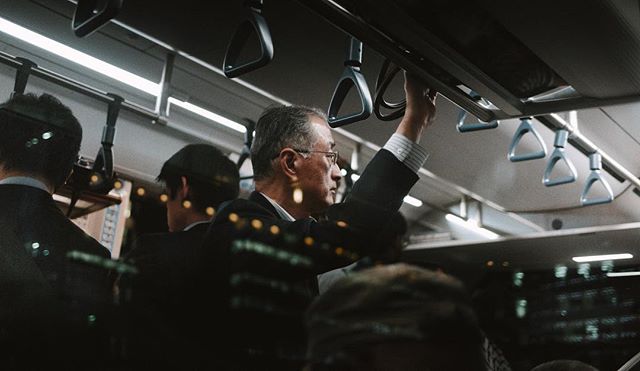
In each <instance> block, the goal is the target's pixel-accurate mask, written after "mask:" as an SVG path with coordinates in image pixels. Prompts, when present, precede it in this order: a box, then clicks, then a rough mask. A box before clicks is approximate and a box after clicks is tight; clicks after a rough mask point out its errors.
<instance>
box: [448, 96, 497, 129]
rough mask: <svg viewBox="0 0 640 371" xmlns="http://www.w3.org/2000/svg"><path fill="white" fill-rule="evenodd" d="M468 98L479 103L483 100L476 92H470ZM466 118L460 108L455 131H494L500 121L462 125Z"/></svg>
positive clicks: (464, 112)
mask: <svg viewBox="0 0 640 371" xmlns="http://www.w3.org/2000/svg"><path fill="white" fill-rule="evenodd" d="M469 96H470V97H471V98H472V99H474V100H476V101H481V100H483V99H482V97H481V96H479V95H478V94H477V93H476V92H474V91H471V92H469ZM466 118H467V111H465V110H463V109H462V108H461V109H460V114H459V115H458V125H456V129H458V132H460V133H467V132H470V131H478V130H487V129H495V128H497V127H498V124H499V123H500V121H498V120H492V121H489V122H481V121H476V122H470V123H466V124H465V123H464V120H465V119H466Z"/></svg>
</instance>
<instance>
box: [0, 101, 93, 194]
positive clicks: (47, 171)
mask: <svg viewBox="0 0 640 371" xmlns="http://www.w3.org/2000/svg"><path fill="white" fill-rule="evenodd" d="M0 133H1V134H0V169H2V171H3V173H5V174H12V175H16V176H17V175H20V176H31V177H34V178H37V179H39V180H41V181H43V182H44V183H45V184H46V185H47V186H48V187H50V189H55V188H57V187H59V186H61V185H62V184H64V182H65V180H66V179H67V178H68V176H69V174H70V173H71V169H73V164H74V163H75V161H76V159H77V157H78V151H79V150H80V141H81V140H82V127H81V126H80V123H79V122H78V120H77V119H76V118H75V117H74V116H73V113H72V112H71V110H70V109H69V108H68V107H67V106H65V105H64V104H62V103H61V102H60V101H59V100H58V99H57V98H56V97H54V96H52V95H49V94H42V95H40V96H37V95H35V94H24V95H23V94H16V95H14V96H13V97H12V98H11V99H9V100H8V101H7V102H5V103H3V104H2V106H1V109H0Z"/></svg>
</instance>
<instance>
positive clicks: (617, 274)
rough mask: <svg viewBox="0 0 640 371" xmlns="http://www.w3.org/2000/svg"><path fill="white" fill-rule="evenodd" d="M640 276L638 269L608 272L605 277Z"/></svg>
mask: <svg viewBox="0 0 640 371" xmlns="http://www.w3.org/2000/svg"><path fill="white" fill-rule="evenodd" d="M633 276H640V271H634V272H608V273H607V277H633Z"/></svg>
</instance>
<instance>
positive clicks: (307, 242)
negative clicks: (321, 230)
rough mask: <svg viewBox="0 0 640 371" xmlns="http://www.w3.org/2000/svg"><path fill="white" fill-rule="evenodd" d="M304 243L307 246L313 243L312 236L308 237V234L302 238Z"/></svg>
mask: <svg viewBox="0 0 640 371" xmlns="http://www.w3.org/2000/svg"><path fill="white" fill-rule="evenodd" d="M304 244H305V245H307V246H311V245H313V238H312V237H309V236H307V237H305V238H304Z"/></svg>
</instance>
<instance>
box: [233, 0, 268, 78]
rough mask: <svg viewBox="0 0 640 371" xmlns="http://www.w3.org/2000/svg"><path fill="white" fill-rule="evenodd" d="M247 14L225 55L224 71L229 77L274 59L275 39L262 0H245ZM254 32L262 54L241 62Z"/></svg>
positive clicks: (262, 65) (254, 68)
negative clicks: (239, 59) (272, 37)
mask: <svg viewBox="0 0 640 371" xmlns="http://www.w3.org/2000/svg"><path fill="white" fill-rule="evenodd" d="M245 7H246V8H247V10H246V11H247V15H246V17H245V20H244V21H243V22H242V23H240V25H239V26H238V28H237V29H236V32H235V33H234V34H233V37H232V38H231V41H230V42H229V45H228V46H227V52H226V53H225V55H224V62H223V68H222V70H223V72H224V75H225V76H227V77H228V78H234V77H238V76H240V75H243V74H245V73H247V72H250V71H253V70H256V69H258V68H260V67H264V66H266V65H267V64H269V62H271V60H272V59H273V41H272V40H271V32H269V26H268V25H267V21H266V20H265V19H264V17H263V16H262V7H263V4H262V0H250V1H246V2H245ZM252 33H254V34H255V35H256V36H257V37H258V42H259V44H260V56H259V57H258V58H257V59H254V60H250V61H247V62H244V63H242V62H239V61H238V58H239V56H240V52H241V51H242V49H243V48H244V46H245V44H246V43H247V41H248V40H249V36H250V35H251V34H252Z"/></svg>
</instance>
